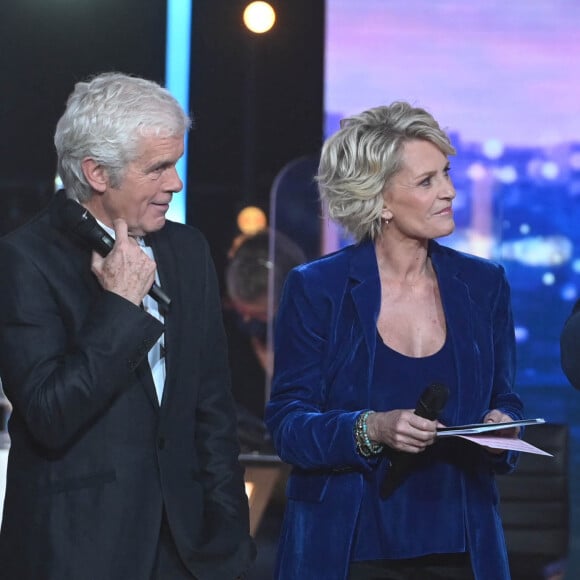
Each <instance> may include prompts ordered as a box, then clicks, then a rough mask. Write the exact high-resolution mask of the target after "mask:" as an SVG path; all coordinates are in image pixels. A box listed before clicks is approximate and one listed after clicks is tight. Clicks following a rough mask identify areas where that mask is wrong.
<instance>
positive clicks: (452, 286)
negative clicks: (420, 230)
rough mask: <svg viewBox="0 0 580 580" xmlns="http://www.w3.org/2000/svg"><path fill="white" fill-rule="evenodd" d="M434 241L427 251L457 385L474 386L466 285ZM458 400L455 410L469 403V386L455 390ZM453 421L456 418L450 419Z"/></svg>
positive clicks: (455, 262) (452, 261)
mask: <svg viewBox="0 0 580 580" xmlns="http://www.w3.org/2000/svg"><path fill="white" fill-rule="evenodd" d="M443 250H444V249H443V248H442V247H441V246H440V245H439V244H437V242H433V241H432V242H431V243H430V245H429V254H430V256H431V262H432V264H433V268H434V269H435V273H436V274H437V280H438V282H439V291H440V293H441V301H442V303H443V310H444V312H445V320H446V322H447V332H448V333H449V338H450V339H451V345H452V348H453V358H454V360H455V367H456V373H457V384H458V385H459V386H461V385H470V386H472V387H473V388H474V389H478V388H479V385H478V384H477V377H478V373H477V368H478V367H479V360H478V355H477V351H476V341H475V338H476V337H475V333H474V328H473V315H474V313H473V305H472V300H471V297H470V295H469V289H468V287H467V284H466V283H465V282H464V281H463V280H462V278H461V275H460V270H459V261H458V260H456V259H455V257H454V256H453V254H448V253H446V252H444V251H443ZM458 392H459V396H460V400H459V404H458V405H457V407H456V408H457V412H458V413H461V410H462V409H464V408H465V407H468V406H470V405H471V404H472V401H471V400H470V395H469V393H470V392H471V389H462V388H459V390H458ZM453 419H454V420H455V419H457V417H454V418H453Z"/></svg>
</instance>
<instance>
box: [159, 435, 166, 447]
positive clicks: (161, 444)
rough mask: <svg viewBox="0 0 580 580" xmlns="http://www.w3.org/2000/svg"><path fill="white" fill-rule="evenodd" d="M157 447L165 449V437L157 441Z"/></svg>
mask: <svg viewBox="0 0 580 580" xmlns="http://www.w3.org/2000/svg"><path fill="white" fill-rule="evenodd" d="M157 447H158V448H159V449H163V448H164V447H165V437H159V439H158V440H157Z"/></svg>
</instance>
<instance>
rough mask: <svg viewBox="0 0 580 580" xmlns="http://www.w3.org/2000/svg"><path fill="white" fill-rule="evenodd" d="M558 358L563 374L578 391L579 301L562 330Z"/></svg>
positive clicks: (579, 372)
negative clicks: (559, 358)
mask: <svg viewBox="0 0 580 580" xmlns="http://www.w3.org/2000/svg"><path fill="white" fill-rule="evenodd" d="M560 357H561V362H562V370H563V371H564V374H565V375H566V376H567V377H568V380H569V381H570V382H571V383H572V386H573V387H574V388H575V389H580V300H578V301H577V302H576V304H575V305H574V308H573V310H572V314H570V317H569V318H568V320H566V323H565V324H564V328H563V329H562V334H561V336H560Z"/></svg>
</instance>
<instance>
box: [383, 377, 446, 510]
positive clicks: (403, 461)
mask: <svg viewBox="0 0 580 580" xmlns="http://www.w3.org/2000/svg"><path fill="white" fill-rule="evenodd" d="M448 397H449V389H448V388H447V386H446V385H444V384H442V383H431V385H429V386H428V387H427V388H426V389H425V390H424V391H423V392H422V393H421V396H420V397H419V400H418V401H417V407H416V408H415V415H418V416H419V417H424V418H425V419H429V421H434V420H435V419H437V418H438V417H439V414H440V413H441V411H442V410H443V407H445V403H447V399H448ZM414 460H415V456H414V455H411V454H409V453H395V455H394V457H393V459H392V461H391V467H390V468H389V471H387V474H386V476H385V478H384V479H383V482H382V484H381V489H380V494H381V498H382V499H387V498H388V497H389V496H390V495H391V494H392V493H393V492H394V491H395V489H397V487H398V486H399V484H400V483H401V482H402V481H403V479H404V478H405V476H406V475H407V473H408V471H409V470H410V469H411V468H412V467H413V463H414Z"/></svg>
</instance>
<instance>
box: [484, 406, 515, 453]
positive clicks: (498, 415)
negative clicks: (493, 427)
mask: <svg viewBox="0 0 580 580" xmlns="http://www.w3.org/2000/svg"><path fill="white" fill-rule="evenodd" d="M511 421H513V419H512V418H511V417H510V416H509V415H506V414H505V413H502V412H501V411H499V410H498V409H493V411H490V412H489V413H488V414H487V415H486V416H485V417H484V418H483V422H484V423H510V422H511ZM519 433H520V428H519V427H509V428H508V429H499V430H498V431H494V433H493V434H494V435H495V436H496V437H507V438H508V439H516V438H517V437H518V435H519ZM485 449H487V451H489V453H492V454H493V455H501V454H502V453H505V449H495V448H492V447H486V448H485Z"/></svg>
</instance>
